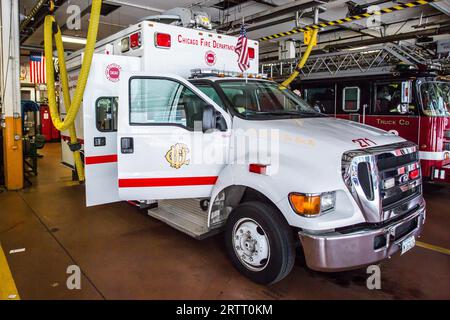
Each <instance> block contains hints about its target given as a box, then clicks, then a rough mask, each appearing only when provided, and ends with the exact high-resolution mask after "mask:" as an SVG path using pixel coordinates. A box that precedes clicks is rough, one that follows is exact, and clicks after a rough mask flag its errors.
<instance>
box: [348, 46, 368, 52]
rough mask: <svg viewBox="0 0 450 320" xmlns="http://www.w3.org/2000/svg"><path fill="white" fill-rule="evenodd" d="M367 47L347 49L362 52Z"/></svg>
mask: <svg viewBox="0 0 450 320" xmlns="http://www.w3.org/2000/svg"><path fill="white" fill-rule="evenodd" d="M367 48H368V46H363V47H357V48H350V49H348V50H349V51H356V50H363V49H367Z"/></svg>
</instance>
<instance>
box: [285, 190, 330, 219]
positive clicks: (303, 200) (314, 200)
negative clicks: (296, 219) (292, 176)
mask: <svg viewBox="0 0 450 320" xmlns="http://www.w3.org/2000/svg"><path fill="white" fill-rule="evenodd" d="M289 202H290V204H291V207H292V209H293V210H294V211H295V212H296V213H297V214H299V215H301V216H304V217H316V216H318V215H320V214H322V213H325V212H328V211H330V210H332V209H334V206H335V204H336V192H334V191H333V192H324V193H321V194H302V193H295V192H294V193H291V194H289Z"/></svg>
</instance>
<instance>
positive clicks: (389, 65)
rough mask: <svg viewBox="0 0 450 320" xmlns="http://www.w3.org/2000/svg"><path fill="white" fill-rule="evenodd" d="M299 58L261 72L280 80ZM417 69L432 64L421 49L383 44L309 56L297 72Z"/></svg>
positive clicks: (328, 74) (325, 74)
mask: <svg viewBox="0 0 450 320" xmlns="http://www.w3.org/2000/svg"><path fill="white" fill-rule="evenodd" d="M297 63H298V59H286V60H278V61H274V62H266V63H262V64H261V65H260V69H261V70H260V71H261V73H265V74H267V75H268V76H269V77H270V78H273V79H275V80H282V79H283V78H285V77H287V76H288V75H289V74H291V73H292V70H294V69H295V66H296V65H297ZM399 63H403V64H407V65H411V66H417V65H418V64H428V65H430V64H431V63H432V61H431V59H430V58H429V57H428V56H427V54H425V53H424V52H423V51H422V50H420V48H418V47H416V46H414V45H411V44H406V43H405V44H383V45H378V46H372V47H369V48H361V49H359V50H348V51H341V52H333V53H325V54H317V55H312V56H310V57H309V59H308V61H307V62H306V64H305V66H304V67H303V68H302V69H301V71H300V78H301V79H322V78H334V77H351V76H357V75H361V74H365V75H376V74H386V73H389V72H392V71H393V69H394V68H395V67H396V66H397V65H398V64H399Z"/></svg>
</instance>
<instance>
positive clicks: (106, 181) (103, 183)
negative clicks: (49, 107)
mask: <svg viewBox="0 0 450 320" xmlns="http://www.w3.org/2000/svg"><path fill="white" fill-rule="evenodd" d="M139 68H140V59H139V58H135V57H124V56H114V55H104V54H94V57H93V59H92V64H91V70H90V73H89V77H88V82H87V84H86V90H85V93H84V96H83V121H84V151H85V173H86V205H87V206H92V205H98V204H103V203H109V202H115V201H119V200H120V199H119V192H118V188H117V111H118V99H119V84H120V82H122V81H125V79H123V77H122V73H123V72H125V71H137V70H139Z"/></svg>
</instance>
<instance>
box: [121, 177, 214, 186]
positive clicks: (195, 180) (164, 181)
mask: <svg viewBox="0 0 450 320" xmlns="http://www.w3.org/2000/svg"><path fill="white" fill-rule="evenodd" d="M217 178H218V177H217V176H209V177H179V178H178V177H177V178H133V179H119V188H137V187H180V186H201V185H213V184H215V183H216V181H217Z"/></svg>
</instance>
